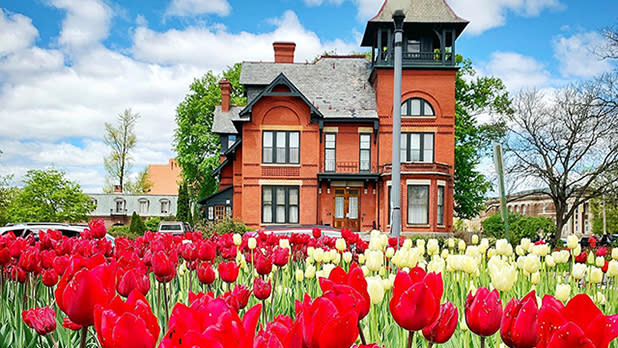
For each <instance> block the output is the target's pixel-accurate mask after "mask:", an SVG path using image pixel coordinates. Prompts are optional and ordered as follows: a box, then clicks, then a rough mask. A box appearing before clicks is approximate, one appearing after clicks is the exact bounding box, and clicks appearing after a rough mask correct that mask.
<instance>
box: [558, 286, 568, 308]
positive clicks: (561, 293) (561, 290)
mask: <svg viewBox="0 0 618 348" xmlns="http://www.w3.org/2000/svg"><path fill="white" fill-rule="evenodd" d="M570 296H571V286H570V285H569V284H558V285H556V298H557V299H558V300H560V301H562V302H563V303H566V302H567V301H568V300H569V297H570Z"/></svg>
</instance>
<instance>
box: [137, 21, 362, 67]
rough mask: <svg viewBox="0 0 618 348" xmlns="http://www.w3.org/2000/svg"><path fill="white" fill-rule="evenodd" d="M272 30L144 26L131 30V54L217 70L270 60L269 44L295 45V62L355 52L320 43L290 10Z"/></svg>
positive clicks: (339, 44)
mask: <svg viewBox="0 0 618 348" xmlns="http://www.w3.org/2000/svg"><path fill="white" fill-rule="evenodd" d="M271 23H272V24H274V25H275V26H276V28H275V29H274V30H273V31H271V32H267V33H262V34H254V33H249V32H245V31H243V32H240V33H231V32H229V31H227V29H226V28H225V27H220V26H214V27H211V28H206V27H190V28H187V29H186V30H182V31H181V30H175V29H172V30H169V31H166V32H163V33H160V32H156V31H153V30H151V29H149V28H146V27H139V28H137V29H136V31H135V35H134V46H133V54H134V56H135V57H136V58H139V59H142V60H144V61H147V62H153V63H159V64H187V65H192V66H198V67H203V68H204V69H214V70H216V71H221V70H223V69H225V68H226V67H227V66H229V65H231V64H233V63H235V62H240V61H243V60H254V61H260V60H265V61H272V60H273V49H272V43H273V42H275V41H294V42H296V52H295V58H296V61H301V62H302V61H305V60H311V59H313V58H314V57H315V56H316V55H318V54H320V53H322V52H324V51H331V50H336V51H337V52H338V53H349V52H351V51H353V50H358V45H357V44H356V43H347V42H344V41H341V40H335V41H330V42H322V41H321V40H320V38H319V37H318V36H317V34H316V33H314V32H312V31H309V30H307V29H305V28H304V27H303V26H302V24H301V23H300V22H299V20H298V17H297V16H296V14H295V13H294V12H292V11H286V12H285V13H284V14H283V16H282V17H281V18H276V19H273V20H271Z"/></svg>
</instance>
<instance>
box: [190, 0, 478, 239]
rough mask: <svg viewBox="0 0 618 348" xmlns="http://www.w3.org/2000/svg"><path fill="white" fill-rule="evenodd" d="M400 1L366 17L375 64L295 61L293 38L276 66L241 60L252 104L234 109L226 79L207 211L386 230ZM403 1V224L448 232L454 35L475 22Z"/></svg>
mask: <svg viewBox="0 0 618 348" xmlns="http://www.w3.org/2000/svg"><path fill="white" fill-rule="evenodd" d="M396 3H399V4H402V2H401V1H394V0H387V1H386V2H385V3H384V5H383V6H382V8H381V9H380V11H379V13H378V14H377V15H376V16H375V17H374V18H373V19H371V20H370V21H369V22H368V23H367V27H366V30H365V33H364V36H363V39H362V43H361V46H364V47H369V48H371V52H372V58H371V61H369V60H367V59H366V58H365V57H364V56H323V57H321V58H320V59H319V60H317V61H316V62H315V63H294V49H295V44H294V43H287V42H276V43H274V44H273V47H274V56H275V61H274V62H243V64H242V71H241V76H240V82H241V83H242V84H243V85H244V87H245V92H246V95H247V100H248V104H247V105H245V106H231V105H230V97H229V95H230V89H231V85H230V84H229V82H227V81H221V83H220V86H221V92H222V93H221V94H222V101H221V106H218V107H217V108H216V110H215V115H214V122H213V131H214V132H216V133H218V134H219V135H220V137H221V142H222V154H223V155H222V162H221V165H220V166H219V167H218V168H217V170H216V175H219V176H220V191H219V192H217V193H216V194H214V195H213V196H211V197H208V198H206V199H204V200H202V201H201V203H202V204H204V205H205V206H206V212H207V213H206V216H207V218H209V219H217V218H220V217H221V216H223V215H225V214H226V213H227V214H229V213H231V214H232V215H233V216H234V217H238V218H241V219H242V220H243V221H244V222H245V223H246V224H248V225H249V226H252V227H255V228H259V227H264V226H268V225H277V224H285V225H297V224H298V225H313V224H319V225H330V226H333V227H337V228H342V227H346V228H350V229H352V230H354V231H366V230H370V229H373V228H378V229H381V230H384V231H385V230H388V228H389V220H390V199H389V195H390V186H391V177H390V175H391V157H392V121H393V120H392V109H393V107H392V101H393V95H392V93H393V51H394V48H393V34H394V26H393V20H392V14H393V12H394V11H395V10H397V9H398V8H395V7H396ZM403 4H404V5H405V6H407V8H404V9H403V10H404V13H405V14H406V18H405V24H404V48H403V52H404V54H403V82H402V101H403V103H402V106H401V107H402V127H401V131H402V138H401V140H402V142H401V144H402V145H401V158H402V166H401V175H402V176H401V192H402V197H401V202H402V223H403V229H402V231H403V232H451V231H452V226H453V175H454V171H453V166H454V124H455V74H456V72H457V69H458V68H457V66H456V63H455V40H456V38H457V37H458V36H459V35H460V34H461V32H462V31H463V30H464V28H465V27H466V25H467V23H468V22H467V21H465V20H463V19H461V18H459V17H458V16H457V15H456V14H455V13H454V12H453V11H452V10H451V9H450V8H449V6H448V5H447V4H446V3H445V2H444V1H443V0H408V1H404V2H403Z"/></svg>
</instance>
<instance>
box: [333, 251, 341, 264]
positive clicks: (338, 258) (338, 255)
mask: <svg viewBox="0 0 618 348" xmlns="http://www.w3.org/2000/svg"><path fill="white" fill-rule="evenodd" d="M332 261H333V263H334V264H335V265H338V264H339V263H341V254H337V253H335V257H333V259H332Z"/></svg>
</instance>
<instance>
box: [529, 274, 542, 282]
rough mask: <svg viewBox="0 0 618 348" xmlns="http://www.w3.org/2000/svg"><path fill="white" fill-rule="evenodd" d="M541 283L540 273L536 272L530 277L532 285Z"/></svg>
mask: <svg viewBox="0 0 618 348" xmlns="http://www.w3.org/2000/svg"><path fill="white" fill-rule="evenodd" d="M540 281H541V274H540V273H539V272H534V273H532V275H530V283H532V284H535V285H536V284H538V283H539V282H540Z"/></svg>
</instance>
